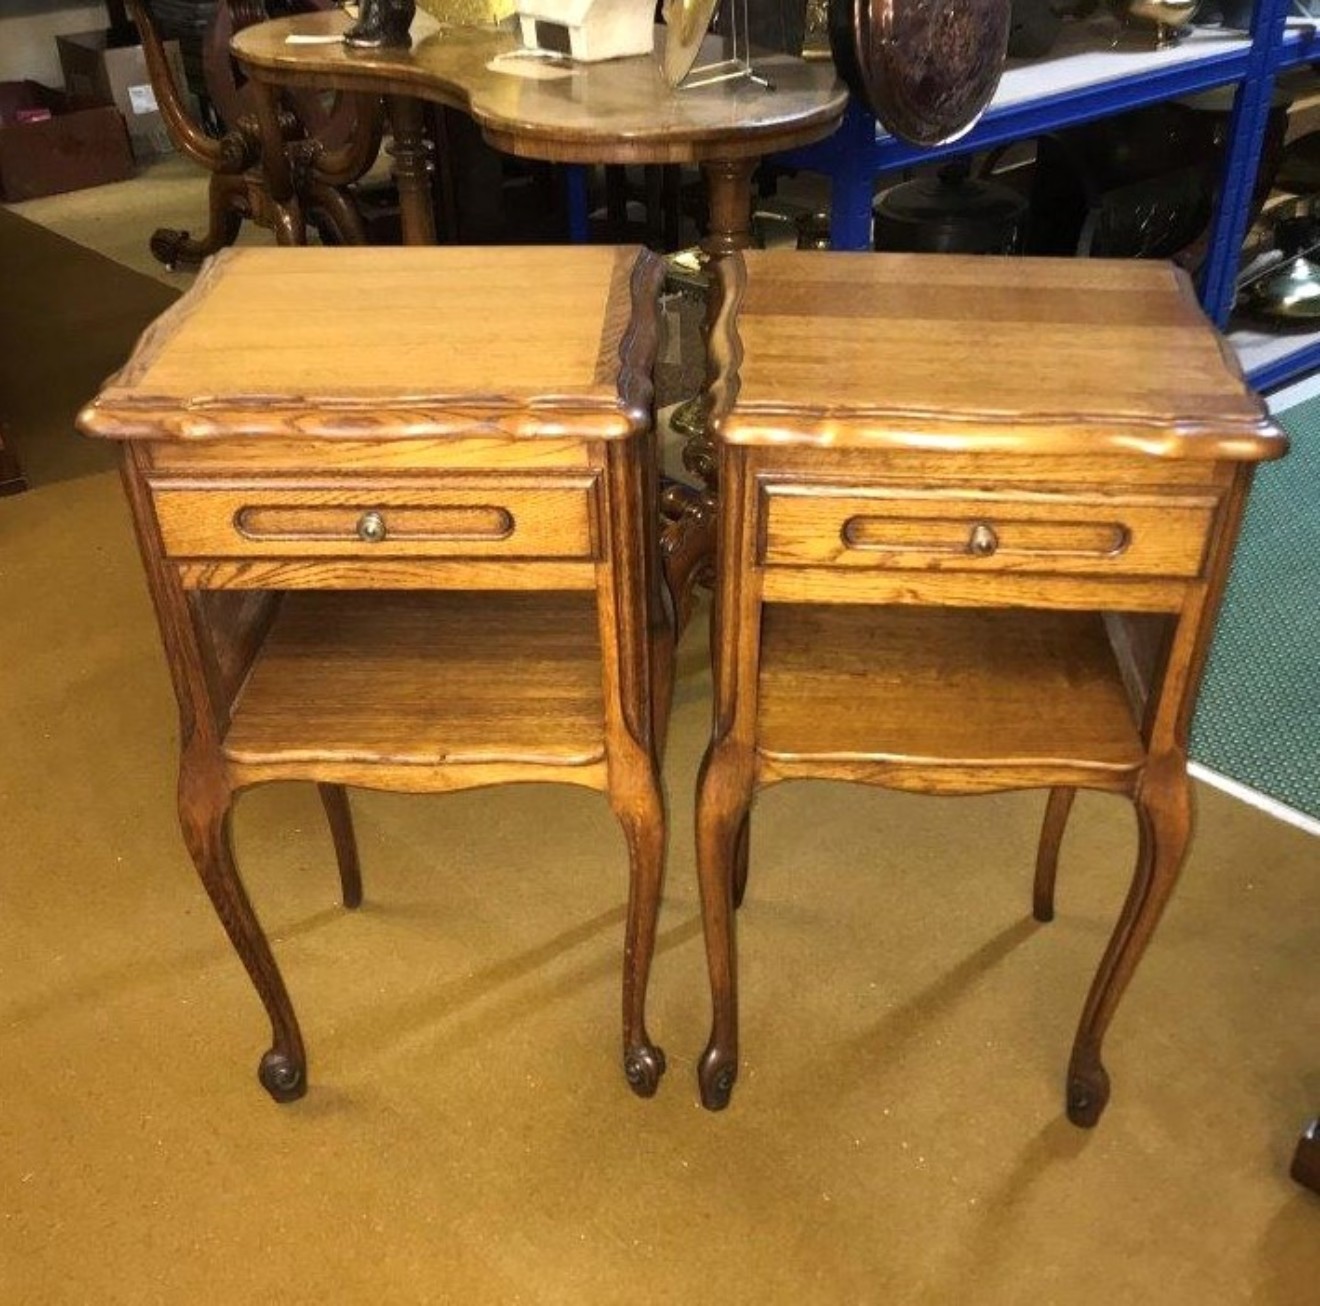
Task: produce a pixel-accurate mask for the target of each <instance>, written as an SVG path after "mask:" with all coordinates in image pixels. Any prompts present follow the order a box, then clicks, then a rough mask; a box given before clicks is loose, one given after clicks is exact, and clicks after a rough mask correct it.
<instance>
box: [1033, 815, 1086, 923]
mask: <svg viewBox="0 0 1320 1306" xmlns="http://www.w3.org/2000/svg"><path fill="white" fill-rule="evenodd" d="M1076 796H1077V790H1075V789H1051V790H1050V797H1049V802H1048V803H1046V805H1045V823H1044V824H1043V825H1042V826H1041V830H1040V847H1039V848H1038V849H1037V850H1036V879H1035V882H1034V884H1033V885H1032V890H1031V914H1032V915H1033V916H1034V917H1035V918H1036V919H1037V920H1038V921H1052V920H1053V919H1054V877H1055V875H1056V873H1057V872H1058V869H1059V844H1060V843H1062V842H1063V832H1064V829H1065V828H1066V827H1067V825H1068V813H1069V812H1071V811H1072V805H1073V799H1074V798H1075V797H1076Z"/></svg>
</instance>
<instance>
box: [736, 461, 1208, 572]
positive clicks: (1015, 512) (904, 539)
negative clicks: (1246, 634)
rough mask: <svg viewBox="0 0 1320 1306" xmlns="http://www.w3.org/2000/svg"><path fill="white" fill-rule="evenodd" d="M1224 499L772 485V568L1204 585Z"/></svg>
mask: <svg viewBox="0 0 1320 1306" xmlns="http://www.w3.org/2000/svg"><path fill="white" fill-rule="evenodd" d="M1217 502H1218V500H1217V498H1216V497H1215V495H1214V494H1212V493H1207V494H1204V495H1197V494H1178V495H1133V496H1125V497H1123V498H1114V497H1111V496H1108V495H1088V494H1084V493H1072V492H1069V493H1066V494H1064V493H1048V492H1044V493H1042V492H1036V491H1016V490H1002V491H1000V490H985V491H980V490H953V489H950V490H938V491H929V492H923V491H915V490H912V489H893V490H890V489H886V488H883V487H874V488H872V487H866V488H859V487H857V486H847V487H844V486H830V485H823V484H818V483H817V484H802V483H796V482H774V481H765V482H762V484H761V518H760V525H761V531H760V559H761V561H762V562H763V563H764V564H765V565H767V566H790V567H860V568H887V569H900V570H901V569H913V570H921V571H944V570H948V571H993V572H1057V573H1066V574H1073V575H1106V574H1108V575H1115V576H1195V575H1197V574H1198V573H1199V572H1200V570H1201V566H1202V562H1203V560H1204V556H1205V547H1206V540H1207V539H1208V537H1209V533H1210V528H1211V524H1212V522H1213V520H1214V513H1215V508H1216V505H1217Z"/></svg>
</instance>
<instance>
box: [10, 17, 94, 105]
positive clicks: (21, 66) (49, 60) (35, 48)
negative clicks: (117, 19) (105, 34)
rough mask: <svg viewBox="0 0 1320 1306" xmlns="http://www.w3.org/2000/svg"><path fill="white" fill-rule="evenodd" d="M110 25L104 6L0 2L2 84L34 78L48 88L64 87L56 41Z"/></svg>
mask: <svg viewBox="0 0 1320 1306" xmlns="http://www.w3.org/2000/svg"><path fill="white" fill-rule="evenodd" d="M106 21H107V20H106V11H105V5H104V4H77V3H65V2H64V0H55V2H52V0H0V81H6V82H7V81H15V80H17V79H19V78H22V77H31V78H32V79H33V80H34V81H38V82H45V84H46V85H47V86H63V85H64V77H63V75H62V74H61V73H60V61H59V57H58V56H57V55H56V53H55V37H56V36H58V35H61V34H62V33H64V32H91V31H95V30H97V29H98V28H102V27H104V26H105V25H106Z"/></svg>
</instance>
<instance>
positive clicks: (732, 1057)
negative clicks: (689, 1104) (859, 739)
mask: <svg viewBox="0 0 1320 1306" xmlns="http://www.w3.org/2000/svg"><path fill="white" fill-rule="evenodd" d="M749 774H750V768H748V767H747V766H746V765H744V764H742V762H741V761H740V760H739V759H738V758H737V756H736V750H735V749H733V748H732V747H731V746H729V745H728V744H727V743H721V742H718V741H717V742H715V743H712V744H711V747H710V749H709V750H708V752H707V754H706V759H705V761H704V762H703V764H702V768H701V776H700V778H699V779H698V781H697V875H698V878H699V880H700V886H701V922H702V927H703V929H704V930H705V935H706V964H707V966H708V968H709V971H710V996H711V1011H712V1019H711V1030H710V1039H709V1040H708V1042H707V1044H706V1050H705V1051H704V1052H703V1053H702V1056H701V1061H700V1063H699V1065H698V1067H697V1080H698V1083H699V1084H700V1087H701V1104H702V1106H704V1107H705V1108H706V1109H707V1110H708V1111H721V1110H723V1109H724V1108H725V1107H726V1106H728V1105H729V1097H730V1095H731V1094H732V1092H733V1085H734V1082H735V1081H736V1080H737V1078H738V975H737V950H736V944H735V938H734V876H735V870H736V865H737V858H738V846H739V843H740V832H741V831H742V830H743V829H744V828H745V827H746V824H747V820H748V813H749V808H750V805H751V784H750V781H749V780H748V779H747V777H748V775H749Z"/></svg>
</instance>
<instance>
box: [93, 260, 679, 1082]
mask: <svg viewBox="0 0 1320 1306" xmlns="http://www.w3.org/2000/svg"><path fill="white" fill-rule="evenodd" d="M662 276H663V265H662V263H661V262H660V260H658V259H657V258H655V257H654V256H653V255H651V254H648V253H646V252H639V251H637V250H631V249H629V250H613V249H603V248H594V249H573V250H568V249H550V248H545V249H519V250H517V251H512V250H480V251H478V250H463V249H433V250H393V249H298V250H290V249H252V250H241V251H229V252H227V253H225V254H222V255H220V256H219V257H217V258H216V259H215V260H214V261H213V262H212V263H211V264H210V265H209V266H208V268H207V269H206V271H204V273H203V275H202V276H201V278H200V279H199V280H198V282H197V284H196V285H195V286H194V288H193V289H192V290H191V291H190V292H189V293H188V294H187V295H186V296H185V297H184V298H183V300H182V301H181V302H180V303H179V304H178V305H176V306H175V307H174V308H173V309H171V310H170V311H169V312H168V313H167V314H166V315H165V316H164V317H162V318H161V319H160V320H159V321H158V322H157V323H156V324H155V325H154V326H153V327H152V328H151V329H150V330H148V331H147V332H146V334H145V335H144V336H143V338H142V340H141V341H140V342H139V344H138V347H137V350H136V352H135V353H134V355H133V357H132V359H131V360H130V361H129V363H128V365H127V366H126V367H125V368H124V370H123V371H122V372H120V373H119V374H118V375H117V376H116V377H114V378H112V379H111V381H110V382H109V383H108V384H107V385H106V387H105V389H104V390H103V391H102V393H101V395H100V396H99V397H98V398H97V399H96V400H95V402H94V403H92V404H91V405H90V406H89V407H88V408H87V409H86V410H85V411H84V412H83V413H82V415H81V417H80V419H79V424H80V426H81V428H82V430H83V431H84V432H86V433H87V434H89V435H94V436H99V437H102V438H106V439H113V440H118V441H121V442H122V444H123V474H124V483H125V486H126V488H127V492H128V498H129V502H130V504H131V506H132V510H133V516H134V519H135V522H136V527H137V534H138V539H139V543H140V545H141V550H142V556H143V560H144V562H145V565H146V571H147V579H148V583H149V586H150V589H151V593H152V597H153V599H154V602H155V606H156V611H157V615H158V617H159V620H160V627H161V635H162V638H163V640H164V644H165V650H166V653H167V655H168V660H169V664H170V670H171V673H172V676H173V681H174V689H175V693H176V696H177V698H178V703H179V712H180V717H181V722H182V729H181V736H182V739H181V747H182V759H181V766H180V776H179V814H180V817H181V821H182V825H183V832H184V837H185V840H186V842H187V845H188V849H189V851H190V852H191V854H192V856H193V859H194V860H195V862H196V864H197V870H198V872H199V873H200V875H201V879H202V882H203V884H204V885H205V887H206V891H207V893H208V894H209V896H210V898H211V901H212V903H213V904H214V906H215V909H216V912H217V913H218V914H219V917H220V919H221V921H222V922H223V924H224V927H225V929H226V931H227V932H228V934H229V937H230V939H231V941H232V942H233V945H234V947H235V948H236V949H237V951H238V953H239V955H240V956H241V958H242V960H243V963H244V965H245V966H246V967H247V970H248V972H249V974H250V976H251V978H252V981H253V983H254V984H255V986H256V988H257V991H258V993H259V994H260V996H261V1000H262V1002H263V1003H264V1004H265V1007H266V1011H267V1013H268V1015H269V1017H270V1021H271V1026H272V1030H273V1044H272V1047H271V1048H270V1050H269V1051H268V1052H267V1053H266V1054H265V1056H264V1057H263V1058H262V1059H261V1066H260V1078H261V1082H262V1084H263V1085H264V1086H265V1087H266V1089H267V1090H268V1091H269V1092H270V1094H271V1095H272V1096H273V1097H275V1098H276V1099H277V1100H279V1101H286V1100H289V1099H291V1098H296V1097H299V1096H300V1095H301V1094H302V1093H303V1092H304V1091H305V1089H306V1085H307V1074H306V1058H305V1054H304V1050H303V1044H302V1038H301V1035H300V1033H299V1029H298V1023H297V1020H296V1018H295V1016H294V1012H293V1008H292V1006H291V1004H290V1001H289V997H288V994H287V992H286V991H285V987H284V983H283V980H282V979H281V977H280V973H279V970H278V968H277V966H276V963H275V959H274V957H273V955H272V953H271V950H270V948H269V946H268V944H267V941H266V939H265V937H264V936H263V934H262V931H261V927H260V925H259V924H258V922H257V919H256V917H255V915H254V913H253V911H252V908H251V906H250V904H249V902H248V899H247V896H246V894H245V892H244V889H243V886H242V882H241V881H240V879H239V876H238V873H237V871H236V869H235V865H234V861H233V857H232V853H231V850H230V844H229V815H230V808H231V804H232V801H233V798H234V796H235V795H236V794H237V793H238V792H239V791H240V790H242V789H245V788H248V787H250V786H252V785H256V784H261V783H263V782H265V781H270V780H310V781H313V782H315V783H316V784H317V785H319V787H320V792H321V796H322V798H323V801H324V804H325V808H326V812H327V815H328V817H329V821H330V825H331V829H332V833H333V835H334V842H335V847H336V851H337V854H338V858H339V869H340V875H341V879H342V887H343V898H344V903H345V905H346V906H350V907H352V906H356V905H357V903H358V902H359V901H360V898H361V886H360V882H359V875H358V867H357V855H356V851H355V847H354V841H353V831H352V825H351V821H350V815H349V808H348V803H347V799H346V797H345V790H344V786H346V785H363V786H369V787H372V788H379V789H392V790H401V791H408V792H433V791H442V790H452V789H462V788H469V787H473V786H479V785H489V784H499V783H505V782H511V781H530V780H542V781H545V780H553V781H563V782H566V783H569V784H577V785H585V786H587V787H588V788H592V789H598V790H602V791H604V792H605V793H606V795H607V796H608V798H609V801H610V804H611V806H612V807H613V810H614V812H615V813H616V815H617V816H618V819H619V821H620V823H621V824H622V826H623V830H624V833H625V836H626V840H627V845H628V850H629V856H630V864H631V869H630V875H631V879H630V891H629V895H628V913H627V924H626V934H625V941H624V967H623V972H624V973H623V1054H624V1067H625V1071H626V1073H627V1077H628V1079H629V1081H630V1083H631V1084H632V1086H633V1088H634V1089H635V1090H636V1091H637V1092H638V1093H640V1094H642V1095H649V1094H650V1093H652V1092H654V1090H655V1087H656V1082H657V1080H658V1078H659V1076H660V1074H661V1073H662V1072H663V1069H664V1060H663V1057H662V1055H661V1053H660V1050H659V1049H658V1048H657V1047H655V1045H654V1044H653V1043H652V1042H651V1040H650V1038H649V1036H648V1035H647V1032H646V1025H645V1019H644V1004H645V994H646V982H647V973H648V969H649V965H650V960H651V955H652V951H653V946H654V941H655V926H656V914H657V910H658V902H659V894H660V883H661V876H662V871H663V858H664V832H665V824H664V810H663V802H662V796H661V789H660V779H659V757H660V754H661V751H662V748H663V742H664V738H663V737H664V724H665V717H666V713H667V710H668V699H669V690H670V683H671V668H672V654H673V628H672V618H671V613H670V611H669V609H668V606H667V601H666V600H665V598H664V596H663V591H662V581H661V576H660V571H659V567H658V562H657V553H658V549H657V544H656V538H655V529H654V523H655V521H656V513H657V509H656V496H657V477H658V470H657V463H656V444H655V435H654V427H653V424H652V420H651V417H652V414H651V403H652V393H651V371H652V366H653V362H654V357H655V350H656V343H657V329H658V328H657V321H658V319H657V295H658V290H659V285H660V282H661V279H662Z"/></svg>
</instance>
